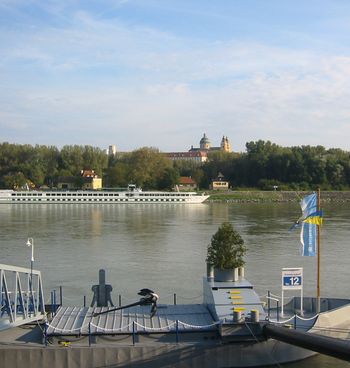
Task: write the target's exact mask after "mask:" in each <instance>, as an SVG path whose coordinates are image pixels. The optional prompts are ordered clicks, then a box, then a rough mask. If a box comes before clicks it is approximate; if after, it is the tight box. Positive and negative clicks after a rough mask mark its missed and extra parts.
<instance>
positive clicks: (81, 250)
mask: <svg viewBox="0 0 350 368" xmlns="http://www.w3.org/2000/svg"><path fill="white" fill-rule="evenodd" d="M324 212H325V224H324V227H323V229H322V254H323V256H322V270H323V272H322V278H321V288H322V294H323V295H325V296H334V297H348V296H349V290H348V288H347V284H348V279H349V277H350V270H349V267H348V263H349V256H350V247H349V238H350V230H349V218H350V209H349V206H348V205H347V204H337V205H333V204H328V205H326V206H325V208H324ZM299 215H300V209H299V206H298V204H297V203H290V204H288V203H287V204H218V203H215V204H201V205H184V206H181V205H171V204H162V205H146V204H137V205H102V204H100V205H99V204H96V205H95V204H89V205H86V204H85V205H84V204H77V205H69V204H49V205H39V204H37V205H35V204H16V205H5V204H1V205H0V252H1V262H2V263H5V264H13V265H19V266H26V265H27V266H28V267H29V265H30V254H29V253H30V250H29V249H28V247H27V246H26V240H27V238H28V237H33V238H34V239H35V251H36V255H35V267H36V268H38V269H40V270H41V271H42V273H43V277H44V286H45V292H46V295H47V296H49V291H50V290H52V289H53V288H58V286H59V285H63V287H64V295H65V298H66V299H65V303H66V304H71V305H72V304H79V303H80V304H81V303H82V300H83V296H84V295H87V296H88V301H90V298H91V297H92V294H91V285H93V284H96V282H97V279H98V270H99V268H105V269H106V271H107V282H108V283H110V284H112V286H113V292H112V296H113V298H114V300H115V301H116V299H117V295H118V294H119V293H121V294H123V295H124V296H125V299H126V300H134V299H135V297H136V293H137V291H138V290H139V289H140V288H142V287H150V288H154V289H155V290H157V292H159V294H160V296H161V302H171V300H172V294H173V293H174V292H176V293H177V294H178V299H179V302H184V301H186V302H200V301H201V297H200V296H201V290H202V276H203V275H204V274H205V269H206V267H205V258H206V250H207V245H208V244H209V242H210V239H211V236H212V235H213V233H214V232H215V231H216V230H217V227H218V226H219V225H220V224H221V223H222V222H224V221H230V222H232V223H233V225H234V226H235V228H236V229H237V230H238V231H240V233H241V234H242V236H243V238H244V239H245V242H246V245H247V247H248V254H247V265H246V275H247V277H248V278H249V279H250V280H251V281H252V282H253V283H254V285H255V287H256V289H257V291H258V293H259V294H261V295H264V294H265V293H266V291H267V290H268V289H270V290H271V291H272V292H274V293H275V294H280V288H281V286H280V282H281V281H280V280H281V268H282V267H303V268H304V279H305V294H310V295H315V285H316V277H315V272H316V259H315V258H313V257H301V256H300V255H299V247H300V245H299V233H298V231H295V232H289V231H288V229H289V228H290V226H291V225H292V223H293V221H295V220H296V219H297V218H298V217H299ZM181 298H182V299H181ZM315 359H319V358H315ZM316 361H317V365H318V366H320V367H326V366H327V365H322V364H327V363H325V362H327V360H322V359H321V361H318V360H316ZM331 361H332V362H334V360H333V359H332V360H331ZM300 364H301V363H300ZM342 364H343V366H345V365H344V364H347V363H342ZM291 366H293V367H294V366H295V367H296V366H299V365H291ZM300 366H302V365H300ZM329 366H331V365H329Z"/></svg>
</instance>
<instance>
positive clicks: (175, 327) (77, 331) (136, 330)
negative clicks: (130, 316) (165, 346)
mask: <svg viewBox="0 0 350 368" xmlns="http://www.w3.org/2000/svg"><path fill="white" fill-rule="evenodd" d="M221 324H222V321H217V322H214V323H212V324H207V325H192V324H189V323H186V322H183V321H181V320H175V321H174V322H171V323H169V324H168V325H166V326H161V327H150V326H144V325H142V324H140V323H139V322H136V321H132V322H131V323H129V324H128V325H125V326H121V327H119V328H105V327H101V326H98V325H96V324H94V323H93V322H91V321H90V322H89V323H86V324H84V325H82V326H80V327H76V328H72V329H64V328H58V327H56V326H53V325H51V324H50V323H48V322H47V321H46V323H45V326H44V330H43V334H44V343H45V345H48V333H47V331H48V329H49V328H51V329H52V330H53V331H54V332H55V333H57V332H59V333H61V334H74V335H77V336H79V335H81V334H82V332H83V331H86V329H87V331H88V333H87V336H88V340H89V346H91V344H92V337H93V336H94V335H103V334H108V335H113V334H118V333H123V332H125V333H127V334H129V333H131V335H132V343H133V345H135V343H136V336H137V335H139V334H140V333H149V332H151V333H152V332H153V333H161V332H165V331H166V332H172V333H175V337H176V343H178V342H179V340H180V333H181V332H182V331H185V330H187V331H189V330H190V331H192V332H199V331H208V330H210V331H212V330H213V328H215V327H219V326H220V325H221ZM181 325H182V329H181V328H180V326H181ZM92 328H94V329H95V330H96V332H92ZM130 328H131V332H130ZM50 335H51V334H50Z"/></svg>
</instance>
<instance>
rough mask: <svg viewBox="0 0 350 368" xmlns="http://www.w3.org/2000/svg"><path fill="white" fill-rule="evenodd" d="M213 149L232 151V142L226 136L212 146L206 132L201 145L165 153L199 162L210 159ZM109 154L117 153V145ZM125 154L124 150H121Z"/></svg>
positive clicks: (173, 158)
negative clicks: (218, 144) (216, 144)
mask: <svg viewBox="0 0 350 368" xmlns="http://www.w3.org/2000/svg"><path fill="white" fill-rule="evenodd" d="M212 151H222V152H232V148H231V143H230V141H229V139H228V138H227V137H225V136H223V137H222V139H221V143H220V146H219V147H212V145H211V142H210V140H209V139H208V137H207V135H206V134H205V133H204V134H203V137H202V138H201V140H200V141H199V147H193V146H191V148H190V149H189V150H188V151H187V152H168V153H165V155H166V156H167V157H168V158H170V159H171V160H186V161H193V162H197V163H203V162H206V161H207V160H208V153H209V152H212ZM106 153H107V154H108V155H115V154H116V153H117V148H116V146H115V145H110V146H109V147H108V149H107V150H106ZM119 154H123V152H119Z"/></svg>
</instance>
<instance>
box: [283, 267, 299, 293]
mask: <svg viewBox="0 0 350 368" xmlns="http://www.w3.org/2000/svg"><path fill="white" fill-rule="evenodd" d="M302 288H303V269H302V268H283V269H282V290H302Z"/></svg>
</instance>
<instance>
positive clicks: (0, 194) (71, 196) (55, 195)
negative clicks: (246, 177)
mask: <svg viewBox="0 0 350 368" xmlns="http://www.w3.org/2000/svg"><path fill="white" fill-rule="evenodd" d="M207 198H208V196H207V195H200V194H197V193H195V192H142V191H140V192H113V191H13V190H6V191H0V203H36V204H41V203H45V204H47V203H64V204H68V203H71V204H77V203H95V204H96V203H100V204H138V203H143V204H147V203H149V204H161V203H163V204H164V203H171V204H196V203H202V202H204V201H205V200H206V199H207Z"/></svg>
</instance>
